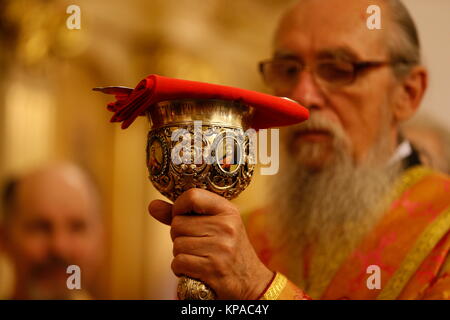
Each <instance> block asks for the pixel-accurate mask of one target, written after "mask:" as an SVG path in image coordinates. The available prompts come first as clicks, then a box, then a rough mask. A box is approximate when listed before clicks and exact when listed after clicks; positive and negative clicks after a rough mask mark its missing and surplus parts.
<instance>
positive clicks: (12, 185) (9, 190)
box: [4, 163, 100, 220]
mask: <svg viewBox="0 0 450 320" xmlns="http://www.w3.org/2000/svg"><path fill="white" fill-rule="evenodd" d="M4 202H5V215H6V219H7V220H9V218H11V217H12V215H13V214H14V213H15V212H20V211H21V209H24V208H23V206H27V205H31V204H32V205H35V206H37V207H38V208H43V207H47V208H50V207H51V208H54V209H55V210H58V208H61V207H64V208H66V209H69V208H72V210H75V208H77V209H81V211H83V212H86V213H89V214H94V215H97V214H98V211H99V210H100V208H99V199H98V194H97V190H96V188H95V186H94V183H93V181H92V180H91V179H90V177H89V176H88V175H87V174H86V172H84V171H83V170H82V169H81V168H79V167H77V166H76V165H73V164H70V163H59V164H54V165H48V166H45V167H42V168H38V169H36V170H34V171H31V172H29V173H27V174H25V175H23V176H21V177H19V178H17V179H14V180H11V181H10V182H9V183H8V185H7V187H6V188H5V191H4Z"/></svg>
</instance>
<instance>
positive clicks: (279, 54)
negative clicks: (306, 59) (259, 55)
mask: <svg viewBox="0 0 450 320" xmlns="http://www.w3.org/2000/svg"><path fill="white" fill-rule="evenodd" d="M273 58H274V59H293V60H298V61H303V59H302V58H301V57H300V56H299V55H297V54H295V53H293V52H290V51H284V50H279V51H275V52H274V54H273Z"/></svg>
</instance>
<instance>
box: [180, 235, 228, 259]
mask: <svg viewBox="0 0 450 320" xmlns="http://www.w3.org/2000/svg"><path fill="white" fill-rule="evenodd" d="M229 251H230V246H227V245H226V243H224V241H221V242H219V241H217V239H214V238H212V237H177V238H175V240H174V241H173V251H172V252H173V256H174V257H176V256H177V255H179V254H189V255H193V256H199V257H205V258H207V257H210V256H213V255H222V254H223V253H224V252H229Z"/></svg>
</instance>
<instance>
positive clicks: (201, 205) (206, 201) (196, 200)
mask: <svg viewBox="0 0 450 320" xmlns="http://www.w3.org/2000/svg"><path fill="white" fill-rule="evenodd" d="M191 212H195V213H197V214H206V215H221V214H239V212H238V210H237V209H236V207H235V206H234V205H233V204H231V202H229V201H228V200H226V199H225V198H223V197H221V196H219V195H217V194H215V193H212V192H210V191H207V190H203V189H198V188H192V189H189V190H187V191H185V192H184V193H182V194H181V195H180V196H179V197H178V199H177V200H176V201H175V203H174V204H173V207H172V216H176V215H182V214H187V213H191Z"/></svg>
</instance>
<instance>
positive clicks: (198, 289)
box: [146, 99, 255, 300]
mask: <svg viewBox="0 0 450 320" xmlns="http://www.w3.org/2000/svg"><path fill="white" fill-rule="evenodd" d="M252 115H253V108H252V107H250V106H248V105H245V104H243V103H241V102H238V101H229V100H192V99H186V100H171V101H163V102H159V103H157V104H155V105H153V106H152V107H151V108H150V109H149V110H148V111H147V116H148V119H149V120H150V124H151V129H150V132H149V133H148V140H147V150H146V151H147V167H148V171H149V178H150V181H151V182H152V183H153V185H154V186H155V188H156V189H157V190H158V191H159V192H161V194H163V195H164V196H166V197H167V198H169V199H170V200H172V201H175V200H176V199H177V197H178V196H180V195H181V194H182V193H183V192H184V191H186V190H188V189H191V188H202V189H205V190H208V191H211V192H215V193H217V194H219V195H221V196H223V197H225V198H226V199H233V198H235V197H237V196H238V195H239V194H240V193H241V192H242V191H243V190H244V189H245V188H246V187H247V186H248V185H249V183H250V180H251V178H252V175H253V171H254V166H255V157H254V156H253V155H254V152H253V150H254V149H253V148H254V143H255V131H254V130H251V129H250V130H248V129H249V127H250V123H251V119H252ZM177 293H178V297H179V298H180V299H186V300H212V299H215V293H214V291H213V290H212V289H211V288H209V287H208V285H207V284H204V283H202V282H201V281H199V280H196V279H192V278H189V277H186V276H183V277H181V278H180V281H179V283H178V289H177Z"/></svg>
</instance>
